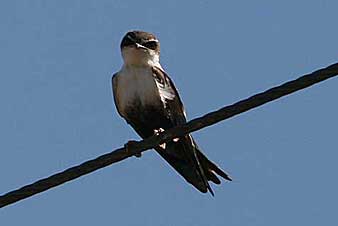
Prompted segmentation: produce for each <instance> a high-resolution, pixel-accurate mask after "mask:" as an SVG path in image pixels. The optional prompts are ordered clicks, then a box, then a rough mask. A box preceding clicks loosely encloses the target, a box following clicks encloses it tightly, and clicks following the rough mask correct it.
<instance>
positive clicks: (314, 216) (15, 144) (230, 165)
mask: <svg viewBox="0 0 338 226" xmlns="http://www.w3.org/2000/svg"><path fill="white" fill-rule="evenodd" d="M220 2H221V1H219V3H212V2H210V1H203V0H200V1H194V2H193V3H192V2H191V1H190V2H188V1H186V2H183V1H177V0H172V1H166V2H165V1H162V2H160V1H129V0H115V1H112V0H101V1H80V0H77V1H75V0H72V1H68V0H67V1H66V0H59V1H42V0H34V1H24V0H21V1H19V0H11V1H10V0H7V1H6V0H5V1H1V3H0V32H1V35H0V50H1V51H0V62H1V63H0V65H1V67H0V76H1V83H0V103H1V111H0V125H1V126H0V137H1V142H0V149H1V158H0V178H1V183H0V193H5V192H8V191H10V190H13V189H15V188H18V187H20V186H22V185H25V184H27V183H31V182H33V181H35V180H37V179H40V178H42V177H46V176H49V175H51V174H53V173H55V172H58V171H61V170H63V169H66V168H68V167H70V166H73V165H76V164H79V163H81V162H83V161H86V160H88V159H91V158H94V157H97V156H99V155H101V154H104V153H106V152H108V151H110V150H112V149H115V148H118V147H120V146H122V145H123V144H124V143H125V142H127V141H128V140H129V139H138V138H137V136H136V134H135V133H134V131H133V130H132V129H131V128H130V127H129V126H127V125H126V123H125V122H124V121H123V120H122V119H121V118H120V117H119V116H118V115H117V113H116V111H115V107H114V106H113V102H112V96H111V84H110V78H111V75H112V73H113V72H116V71H118V70H119V69H120V67H121V64H122V61H121V57H120V50H119V44H120V40H121V38H122V36H123V35H124V34H125V32H127V31H128V30H132V29H141V30H146V31H150V32H153V33H155V34H156V35H157V36H158V38H159V39H160V40H161V47H162V52H161V53H162V57H161V62H162V65H163V67H164V68H165V69H166V70H167V71H168V73H169V74H170V75H171V77H172V79H173V80H174V82H175V84H176V86H177V88H178V89H179V91H180V94H181V97H182V99H183V102H184V103H185V106H186V109H187V113H188V117H189V119H192V118H194V117H197V116H200V115H203V114H205V113H207V112H209V111H211V110H215V109H218V108H220V107H222V106H224V105H228V104H231V103H233V102H236V101H238V100H240V99H243V98H246V97H248V96H250V95H252V94H255V93H257V92H260V91H263V90H265V89H268V88H270V87H272V86H275V85H278V84H280V83H283V82H285V81H288V80H291V79H294V78H296V77H298V76H300V75H302V74H306V73H308V72H312V71H314V70H317V69H319V68H322V67H325V66H328V65H330V64H332V63H335V62H337V60H338V45H337V40H338V29H336V27H337V20H338V18H337V12H336V11H337V8H338V2H337V1H333V0H331V1H329V0H328V1H309V0H306V1H305V0H299V1H282V2H281V1H279V2H277V1H223V2H222V3H220ZM337 87H338V79H337V78H334V79H331V80H328V81H325V82H323V83H321V84H319V85H315V86H313V87H311V88H309V89H306V90H303V91H300V92H298V93H295V94H292V95H290V96H287V97H284V98H282V99H280V100H277V101H275V102H272V103H269V104H268V105H265V106H263V107H259V108H257V109H254V110H251V111H250V112H247V113H244V114H241V115H239V116H236V117H234V118H232V119H230V120H227V121H224V122H222V123H219V124H217V125H214V126H212V127H209V128H206V129H204V130H201V131H198V132H195V133H194V137H195V138H196V140H197V142H198V143H199V145H200V146H201V148H202V149H203V150H204V152H205V153H206V154H207V156H208V157H209V158H210V159H212V160H214V161H215V162H217V163H218V164H219V165H220V166H221V167H222V168H223V169H225V170H226V171H228V172H229V173H230V174H231V176H232V177H233V178H234V182H231V183H223V184H222V185H221V186H213V188H214V191H215V193H216V194H215V197H214V198H213V197H211V196H210V195H208V194H201V193H199V192H198V191H196V190H195V189H194V188H193V187H192V186H190V185H189V184H187V183H186V182H185V181H184V180H183V179H182V178H181V177H180V176H178V175H177V174H176V172H175V171H173V170H172V169H171V168H170V167H169V166H168V165H167V164H166V163H165V162H164V161H163V160H162V159H161V158H160V157H159V156H158V155H157V154H156V153H154V152H152V151H150V152H149V151H148V152H147V153H145V154H144V155H143V157H142V158H141V159H137V158H130V159H127V160H125V161H123V162H120V163H118V164H114V165H112V166H110V167H107V168H104V169H102V170H99V171H98V172H94V173H92V174H90V175H87V176H84V177H82V178H80V179H77V180H75V181H72V182H69V183H67V184H64V185H62V186H59V187H57V188H54V189H52V190H50V191H47V192H44V193H42V194H39V195H36V196H34V197H31V198H29V199H27V200H24V201H21V202H19V203H16V204H14V205H11V206H8V207H6V208H4V209H1V210H0V222H1V225H50V226H53V225H93V224H95V225H112V224H114V225H157V226H159V225H175V226H176V225H196V226H199V225H215V226H218V225H277V226H278V225H286V224H288V225H309V226H311V225H335V224H337V222H338V220H337V217H336V210H337V202H338V198H337V190H338V182H337V180H336V178H337V175H336V172H337V170H338V166H337V163H336V162H337V158H338V152H337V143H336V142H337V128H338V122H337V115H338V107H337V104H336V102H337Z"/></svg>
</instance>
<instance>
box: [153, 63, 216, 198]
mask: <svg viewBox="0 0 338 226" xmlns="http://www.w3.org/2000/svg"><path fill="white" fill-rule="evenodd" d="M153 75H154V78H155V80H156V83H157V85H158V87H159V90H160V92H162V95H163V96H164V97H166V98H165V101H164V102H165V111H166V115H167V117H168V118H169V119H170V121H171V124H172V125H171V127H175V126H178V125H182V124H184V123H186V121H187V120H186V115H185V110H184V106H183V103H182V101H181V99H180V96H179V94H178V91H177V90H176V88H175V86H174V83H173V82H172V80H171V79H170V77H169V76H168V75H167V74H166V73H165V72H164V71H163V70H161V69H159V68H157V67H153ZM156 150H157V149H156ZM157 151H158V152H159V154H160V155H161V156H162V157H163V158H164V159H166V160H167V162H169V163H170V164H171V165H172V166H173V167H174V168H175V169H176V170H177V171H178V172H179V173H180V174H181V175H182V176H183V177H184V178H185V179H186V180H187V181H188V182H190V183H191V184H193V185H194V186H195V187H196V188H198V189H199V190H200V191H202V192H206V191H207V189H208V190H209V191H210V192H211V194H213V191H212V190H211V187H210V185H209V183H208V179H207V177H206V176H205V172H204V170H203V168H202V165H201V163H200V161H199V158H198V153H197V151H198V150H197V149H196V147H195V142H194V140H193V138H192V137H191V135H186V136H184V137H181V138H180V139H179V140H178V142H169V143H167V146H166V149H160V150H157Z"/></svg>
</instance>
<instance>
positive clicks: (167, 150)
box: [112, 31, 231, 194]
mask: <svg viewBox="0 0 338 226" xmlns="http://www.w3.org/2000/svg"><path fill="white" fill-rule="evenodd" d="M149 40H150V41H156V42H157V39H156V37H155V36H154V35H152V34H149V33H146V32H141V31H135V32H128V33H127V34H126V36H125V37H124V38H123V40H122V42H121V49H122V52H123V51H125V50H126V52H127V51H130V49H132V51H134V50H135V51H142V54H143V55H141V56H142V57H149V59H150V60H149V61H145V60H143V59H140V60H139V62H138V61H137V59H136V60H135V59H134V56H133V54H134V53H132V54H130V52H129V53H128V54H129V55H127V54H126V53H125V54H124V55H123V56H124V60H125V65H124V66H123V67H122V69H121V71H120V72H118V73H117V74H115V75H114V76H113V79H112V84H113V93H114V100H115V104H116V107H117V110H118V112H119V114H120V115H121V116H122V117H123V118H124V119H125V120H126V121H127V123H128V124H130V125H131V126H132V127H133V128H134V129H135V131H136V132H137V133H138V134H139V135H140V136H141V137H142V138H147V137H149V136H152V135H153V134H154V131H155V130H159V129H160V128H161V129H164V130H167V129H169V128H172V127H175V126H177V125H181V124H184V123H186V116H185V112H184V107H183V104H182V101H181V99H180V97H179V94H178V92H177V90H176V88H175V86H174V84H173V82H172V81H171V79H170V78H169V76H168V75H167V74H166V73H165V72H164V70H163V69H162V68H161V66H160V64H159V62H157V61H156V59H157V58H154V59H155V60H153V61H151V59H152V58H151V57H153V55H152V54H153V53H154V52H155V53H156V54H159V45H155V44H154V43H152V44H149V46H148V47H146V46H147V43H149ZM128 48H129V49H128ZM138 49H139V50H138ZM148 53H149V54H148ZM135 54H139V53H138V52H137V53H135ZM147 54H148V55H147ZM130 55H132V56H130ZM130 59H133V60H132V61H131V60H130ZM129 61H130V62H132V63H130V62H129ZM145 62H146V63H145ZM149 62H150V63H149ZM155 150H156V151H157V152H158V153H159V154H160V155H161V156H162V157H163V158H164V159H165V160H166V161H167V162H168V163H169V164H170V165H171V166H172V167H173V168H174V169H175V170H176V171H177V172H178V173H179V174H180V175H182V176H183V177H184V178H185V179H186V180H187V181H188V182H189V183H191V184H192V185H193V186H194V187H196V188H197V189H198V190H199V191H201V192H207V191H208V190H209V191H210V192H211V194H213V191H212V189H211V187H210V185H209V182H208V181H212V182H214V183H215V184H220V183H221V181H220V180H219V178H218V177H217V176H216V175H219V176H221V177H223V178H224V179H226V180H231V178H230V177H229V176H228V175H227V174H226V173H225V172H224V171H222V170H221V169H220V168H219V167H218V166H217V165H216V164H215V163H213V162H211V161H210V160H209V159H208V158H207V157H206V156H205V155H204V154H203V153H202V152H201V150H200V149H199V147H198V146H197V144H196V142H195V141H194V139H193V138H192V136H191V135H186V136H184V137H180V138H179V139H178V140H173V141H170V142H168V143H166V145H165V147H162V146H161V147H160V146H159V147H156V148H155Z"/></svg>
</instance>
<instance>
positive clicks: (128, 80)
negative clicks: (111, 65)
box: [117, 68, 164, 117]
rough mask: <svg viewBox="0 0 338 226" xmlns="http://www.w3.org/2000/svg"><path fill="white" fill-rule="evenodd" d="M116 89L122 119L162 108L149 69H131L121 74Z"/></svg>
mask: <svg viewBox="0 0 338 226" xmlns="http://www.w3.org/2000/svg"><path fill="white" fill-rule="evenodd" d="M117 89H118V90H117V93H118V94H119V97H118V99H119V110H120V112H121V114H122V115H123V116H124V117H126V116H127V114H130V113H132V114H141V113H145V112H146V111H149V110H150V109H153V108H154V109H162V108H163V107H164V106H163V103H162V101H161V98H160V95H159V91H158V87H157V85H156V83H155V81H154V78H153V75H152V71H151V69H142V68H141V69H132V70H129V71H125V72H123V73H121V74H120V75H119V79H118V86H117Z"/></svg>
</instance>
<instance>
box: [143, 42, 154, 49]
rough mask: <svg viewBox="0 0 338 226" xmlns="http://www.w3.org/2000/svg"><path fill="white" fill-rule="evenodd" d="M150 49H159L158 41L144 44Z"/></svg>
mask: <svg viewBox="0 0 338 226" xmlns="http://www.w3.org/2000/svg"><path fill="white" fill-rule="evenodd" d="M143 45H144V46H145V47H147V48H148V49H152V50H155V49H156V48H157V42H156V41H149V42H146V43H144V44H143Z"/></svg>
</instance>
